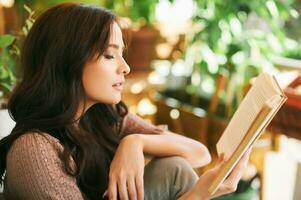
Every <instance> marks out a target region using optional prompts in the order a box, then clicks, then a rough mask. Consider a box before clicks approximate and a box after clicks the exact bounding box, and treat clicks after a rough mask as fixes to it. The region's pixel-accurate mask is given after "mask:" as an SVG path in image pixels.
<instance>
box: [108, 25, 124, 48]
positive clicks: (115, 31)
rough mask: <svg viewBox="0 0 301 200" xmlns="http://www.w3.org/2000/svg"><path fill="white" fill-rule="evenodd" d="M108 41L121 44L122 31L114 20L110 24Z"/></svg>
mask: <svg viewBox="0 0 301 200" xmlns="http://www.w3.org/2000/svg"><path fill="white" fill-rule="evenodd" d="M109 43H112V44H117V45H119V46H123V38H122V32H121V29H120V27H119V25H118V24H117V23H116V22H114V23H113V24H112V29H111V34H110V39H109Z"/></svg>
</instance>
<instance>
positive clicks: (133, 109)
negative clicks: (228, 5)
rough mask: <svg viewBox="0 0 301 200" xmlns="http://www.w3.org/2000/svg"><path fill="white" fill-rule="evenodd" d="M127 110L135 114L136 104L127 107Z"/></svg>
mask: <svg viewBox="0 0 301 200" xmlns="http://www.w3.org/2000/svg"><path fill="white" fill-rule="evenodd" d="M129 111H130V112H131V113H134V114H136V113H137V106H135V105H133V106H130V107H129Z"/></svg>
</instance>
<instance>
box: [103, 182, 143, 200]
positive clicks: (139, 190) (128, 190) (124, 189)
mask: <svg viewBox="0 0 301 200" xmlns="http://www.w3.org/2000/svg"><path fill="white" fill-rule="evenodd" d="M115 180H116V179H115V178H111V179H110V182H109V187H108V190H107V191H106V192H105V193H104V196H108V197H109V199H110V200H116V199H117V190H118V194H119V198H120V199H121V200H128V199H131V200H136V199H138V200H143V199H144V183H143V176H137V177H136V178H123V177H122V176H120V178H118V181H117V182H116V181H115Z"/></svg>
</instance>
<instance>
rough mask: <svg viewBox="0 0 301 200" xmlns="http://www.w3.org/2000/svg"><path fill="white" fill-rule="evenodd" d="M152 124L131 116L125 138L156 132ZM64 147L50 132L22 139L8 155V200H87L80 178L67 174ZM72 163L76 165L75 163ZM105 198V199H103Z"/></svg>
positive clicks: (124, 133)
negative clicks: (79, 184) (130, 135)
mask: <svg viewBox="0 0 301 200" xmlns="http://www.w3.org/2000/svg"><path fill="white" fill-rule="evenodd" d="M156 130H158V129H157V128H156V127H155V126H153V125H152V124H150V123H148V122H146V121H144V120H143V119H141V118H139V117H138V116H136V115H133V114H130V113H129V114H128V115H127V116H126V117H125V119H124V122H123V128H122V131H121V134H122V137H124V136H126V135H128V134H133V133H142V134H149V133H155V132H156ZM62 151H63V146H62V145H61V144H60V142H59V140H57V139H56V138H54V137H52V136H50V135H49V134H47V133H43V134H39V133H33V132H31V133H27V134H24V135H22V136H21V137H19V138H18V139H17V140H16V141H15V142H14V143H13V145H12V147H11V148H10V150H9V152H8V154H7V162H6V175H5V180H4V196H5V199H7V200H10V199H11V200H19V199H22V200H35V199H37V200H44V199H51V200H83V199H84V197H83V195H82V193H81V191H80V189H79V188H78V186H77V184H76V179H75V178H74V177H73V176H70V175H68V174H67V173H66V171H65V169H64V165H63V162H62V160H61V159H60V157H59V155H60V154H61V153H62ZM71 162H72V164H74V167H75V162H74V161H73V160H71ZM100 199H101V197H100Z"/></svg>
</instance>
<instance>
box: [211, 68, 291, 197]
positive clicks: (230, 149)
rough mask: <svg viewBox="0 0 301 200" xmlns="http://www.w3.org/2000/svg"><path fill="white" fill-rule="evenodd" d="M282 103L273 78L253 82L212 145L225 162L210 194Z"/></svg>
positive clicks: (281, 97)
mask: <svg viewBox="0 0 301 200" xmlns="http://www.w3.org/2000/svg"><path fill="white" fill-rule="evenodd" d="M286 99H287V98H286V96H285V95H284V93H283V91H282V90H281V88H280V86H279V85H278V83H277V80H276V79H275V78H274V77H273V76H270V75H268V74H266V73H262V74H260V75H259V76H258V77H257V78H256V80H255V81H254V83H253V85H252V87H251V89H250V90H249V92H248V93H247V95H246V96H245V98H244V99H243V101H242V102H241V104H240V105H239V107H238V109H237V110H236V112H235V113H234V115H233V117H232V119H231V120H230V122H229V124H228V126H227V127H226V129H225V131H224V133H223V134H222V136H221V138H220V139H219V141H218V143H217V145H216V147H217V153H218V155H221V154H222V153H224V156H225V160H226V161H227V162H226V164H225V167H224V168H222V169H221V170H220V171H219V173H218V175H217V176H216V178H215V179H214V181H213V182H212V184H211V185H210V187H209V192H210V194H214V193H215V192H216V190H217V189H218V187H219V186H220V184H221V183H222V182H223V181H224V180H225V179H226V177H227V176H228V175H229V174H230V173H231V171H232V169H233V168H234V166H235V165H236V164H237V162H238V161H239V160H240V158H241V157H242V155H243V154H244V153H245V152H246V151H247V150H248V149H249V148H250V147H251V146H252V145H253V143H254V142H255V141H256V139H258V137H259V136H260V134H261V133H262V132H263V131H264V129H265V128H266V127H267V125H268V124H269V123H270V121H271V120H272V119H273V117H274V116H275V114H276V113H277V111H278V110H279V109H280V107H281V106H282V105H283V103H284V102H285V101H286Z"/></svg>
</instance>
